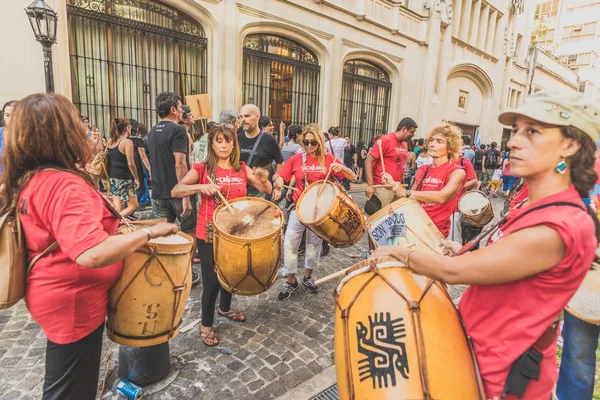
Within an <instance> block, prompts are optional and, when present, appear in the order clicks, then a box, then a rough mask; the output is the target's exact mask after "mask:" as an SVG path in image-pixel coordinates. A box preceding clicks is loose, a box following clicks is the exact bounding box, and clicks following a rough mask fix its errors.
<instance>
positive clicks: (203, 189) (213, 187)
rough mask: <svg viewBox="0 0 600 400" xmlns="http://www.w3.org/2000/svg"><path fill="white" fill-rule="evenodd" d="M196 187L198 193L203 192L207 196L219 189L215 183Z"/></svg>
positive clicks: (212, 194)
mask: <svg viewBox="0 0 600 400" xmlns="http://www.w3.org/2000/svg"><path fill="white" fill-rule="evenodd" d="M198 189H199V190H200V193H202V194H205V195H207V196H214V195H215V194H217V193H219V191H220V190H221V189H219V187H218V186H217V185H213V184H212V183H206V184H204V185H200V186H199V188H198Z"/></svg>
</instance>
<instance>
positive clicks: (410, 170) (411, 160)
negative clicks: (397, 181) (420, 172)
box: [403, 140, 417, 186]
mask: <svg viewBox="0 0 600 400" xmlns="http://www.w3.org/2000/svg"><path fill="white" fill-rule="evenodd" d="M407 143H408V158H407V159H406V168H404V180H403V183H404V184H405V185H407V186H408V185H410V182H411V180H412V177H413V175H414V173H415V171H416V169H417V156H416V155H415V153H414V151H413V150H414V148H413V143H414V141H412V140H409V141H408V142H407Z"/></svg>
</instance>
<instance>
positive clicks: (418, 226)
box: [367, 198, 445, 254]
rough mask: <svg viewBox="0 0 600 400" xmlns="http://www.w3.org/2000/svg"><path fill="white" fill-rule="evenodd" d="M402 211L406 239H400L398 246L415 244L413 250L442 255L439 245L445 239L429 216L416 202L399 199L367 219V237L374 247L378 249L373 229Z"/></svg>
mask: <svg viewBox="0 0 600 400" xmlns="http://www.w3.org/2000/svg"><path fill="white" fill-rule="evenodd" d="M399 210H402V211H403V212H404V216H405V218H406V230H407V232H406V237H404V238H401V239H402V241H401V242H400V245H406V244H408V243H415V247H413V248H414V249H415V250H419V251H425V252H428V253H435V254H442V248H441V247H440V243H442V241H443V240H444V239H445V238H444V235H442V234H441V232H440V231H439V229H438V228H437V227H436V226H435V224H434V223H433V221H432V220H431V218H429V215H427V213H426V212H425V210H424V209H423V207H421V205H420V204H419V202H418V201H416V200H411V199H406V198H404V199H400V200H396V201H395V202H393V203H391V204H389V205H387V206H385V207H383V208H382V209H381V210H379V211H377V212H376V213H375V214H373V215H371V216H370V217H369V218H368V219H367V231H368V232H369V236H371V239H372V240H373V243H375V247H379V246H378V245H377V243H376V241H375V239H374V238H373V236H372V235H373V232H372V230H373V228H374V227H375V226H376V225H377V224H379V222H380V221H383V220H385V219H386V218H387V217H388V216H389V215H391V214H392V213H393V212H395V211H399Z"/></svg>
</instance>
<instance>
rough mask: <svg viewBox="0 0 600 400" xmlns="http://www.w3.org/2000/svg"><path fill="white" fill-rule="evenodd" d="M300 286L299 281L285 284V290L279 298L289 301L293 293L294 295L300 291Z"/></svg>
mask: <svg viewBox="0 0 600 400" xmlns="http://www.w3.org/2000/svg"><path fill="white" fill-rule="evenodd" d="M299 287H300V286H299V285H298V281H297V280H296V283H289V282H287V281H286V282H285V283H284V284H283V289H282V290H281V293H279V295H278V296H277V298H278V299H279V300H285V299H289V298H290V296H291V295H292V293H294V292H295V291H296V290H298V288H299Z"/></svg>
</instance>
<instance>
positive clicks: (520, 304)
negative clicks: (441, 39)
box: [373, 92, 600, 400]
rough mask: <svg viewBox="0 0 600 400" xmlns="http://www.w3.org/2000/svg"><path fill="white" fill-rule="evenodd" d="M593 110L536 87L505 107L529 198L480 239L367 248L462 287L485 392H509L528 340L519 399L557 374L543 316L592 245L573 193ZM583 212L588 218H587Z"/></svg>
mask: <svg viewBox="0 0 600 400" xmlns="http://www.w3.org/2000/svg"><path fill="white" fill-rule="evenodd" d="M599 115H600V110H599V109H598V107H597V106H595V105H594V104H593V103H591V102H589V101H587V100H586V99H585V98H584V97H583V96H581V94H580V93H572V94H571V93H568V94H567V93H546V92H539V93H536V94H534V95H533V96H530V97H529V98H528V99H527V100H526V101H525V102H524V103H523V105H522V106H521V107H520V108H518V109H516V110H514V112H505V113H503V114H501V115H500V118H499V120H500V122H501V123H503V124H505V125H512V136H511V139H510V141H509V142H508V147H509V148H510V149H511V153H510V171H511V175H514V176H518V177H522V178H525V180H526V182H527V186H528V189H529V199H528V200H527V202H526V203H525V204H523V206H522V207H520V208H517V209H515V210H513V211H512V212H510V213H509V214H508V215H507V217H506V219H505V220H504V222H503V223H502V224H501V225H500V227H499V229H498V230H497V231H496V232H495V233H493V234H492V236H491V238H490V240H489V245H488V246H487V247H485V248H483V249H480V250H476V251H473V252H470V253H467V254H464V255H459V254H460V253H459V250H460V248H461V246H460V244H458V243H455V242H449V241H446V242H445V243H444V247H445V248H444V250H445V252H446V253H447V254H448V255H450V256H451V257H444V256H440V255H435V254H428V253H424V252H416V251H413V250H410V249H406V248H403V247H399V246H397V247H391V246H385V247H380V248H378V249H377V250H376V251H375V253H374V254H373V256H374V257H378V256H392V257H395V258H397V259H399V260H402V261H404V262H405V263H406V264H407V265H410V268H412V269H413V270H415V271H416V272H417V273H420V274H423V275H426V276H429V277H431V278H433V279H438V280H440V281H443V282H447V283H450V284H469V285H471V286H470V287H469V288H468V289H467V291H466V292H465V293H464V295H463V296H462V298H461V301H460V305H459V311H460V314H461V316H462V318H463V321H464V325H465V328H466V333H467V335H468V336H469V337H470V338H471V340H472V342H473V348H474V350H475V355H476V357H477V361H478V364H479V369H480V372H481V377H482V378H483V383H484V386H485V391H486V394H487V397H488V398H498V397H500V396H502V395H506V397H505V398H506V399H509V400H514V399H516V398H517V397H516V396H515V391H518V390H516V389H515V388H514V387H510V386H507V387H505V385H506V381H507V376H508V373H509V370H510V369H511V366H512V364H513V363H515V361H516V360H517V359H518V358H519V357H521V356H522V355H523V354H524V353H526V352H528V351H529V352H531V351H532V350H531V348H532V346H533V345H534V344H536V342H537V341H538V339H540V338H542V337H544V338H548V342H549V343H551V344H550V345H541V344H540V343H538V346H537V347H538V348H539V350H535V351H538V353H541V356H540V359H541V361H540V376H539V379H538V380H530V381H529V382H528V385H527V388H526V390H525V392H524V394H523V395H522V397H521V400H539V399H543V400H546V399H549V398H550V396H551V392H552V388H553V386H554V383H555V382H556V378H557V368H556V357H555V354H556V335H555V334H554V333H553V332H552V328H551V327H552V325H553V322H554V321H556V319H557V318H558V316H559V314H560V313H561V312H562V310H563V309H564V308H565V306H566V305H567V303H568V301H569V299H570V298H571V297H572V296H573V294H574V293H575V291H576V290H577V288H578V287H579V285H580V284H581V282H582V280H583V279H584V277H585V275H586V273H587V271H588V269H589V267H590V265H591V263H592V260H593V259H594V254H595V250H596V246H597V244H598V240H597V236H598V220H597V219H596V218H595V217H594V216H593V213H592V214H589V213H588V210H587V209H586V207H585V205H584V203H583V201H582V197H587V196H588V193H589V192H590V190H591V189H592V187H593V186H594V183H595V182H596V172H595V171H594V150H595V147H596V146H595V141H596V138H597V136H598V132H599V131H600V129H599V128H598V122H597V121H598V116H599ZM590 215H592V216H590Z"/></svg>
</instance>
